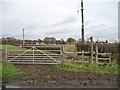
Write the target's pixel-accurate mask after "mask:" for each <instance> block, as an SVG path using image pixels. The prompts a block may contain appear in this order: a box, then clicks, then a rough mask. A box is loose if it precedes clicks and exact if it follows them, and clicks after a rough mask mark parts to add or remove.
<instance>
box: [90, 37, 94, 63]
mask: <svg viewBox="0 0 120 90" xmlns="http://www.w3.org/2000/svg"><path fill="white" fill-rule="evenodd" d="M90 40H91V64H93V37H90Z"/></svg>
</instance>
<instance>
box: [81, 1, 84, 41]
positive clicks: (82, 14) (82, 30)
mask: <svg viewBox="0 0 120 90" xmlns="http://www.w3.org/2000/svg"><path fill="white" fill-rule="evenodd" d="M83 10H84V8H83V0H81V16H82V29H81V32H82V43H84V13H83Z"/></svg>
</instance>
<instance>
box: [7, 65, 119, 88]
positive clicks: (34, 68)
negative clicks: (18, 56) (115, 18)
mask: <svg viewBox="0 0 120 90" xmlns="http://www.w3.org/2000/svg"><path fill="white" fill-rule="evenodd" d="M16 67H17V68H19V69H20V70H21V71H24V72H26V74H24V75H23V76H22V79H10V80H9V81H8V84H9V85H18V86H20V87H39V88H44V87H45V88H61V87H62V88H63V87H65V88H79V87H80V88H90V87H93V88H94V87H97V88H103V87H106V88H114V87H118V75H116V74H96V73H78V72H69V71H64V70H58V69H56V68H55V67H54V65H17V66H16Z"/></svg>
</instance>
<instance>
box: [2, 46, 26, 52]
mask: <svg viewBox="0 0 120 90" xmlns="http://www.w3.org/2000/svg"><path fill="white" fill-rule="evenodd" d="M0 47H1V46H0ZM6 48H7V50H8V51H11V50H26V49H25V48H22V47H19V46H14V45H2V49H6Z"/></svg>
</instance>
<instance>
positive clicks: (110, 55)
mask: <svg viewBox="0 0 120 90" xmlns="http://www.w3.org/2000/svg"><path fill="white" fill-rule="evenodd" d="M109 63H111V53H110V54H109Z"/></svg>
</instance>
